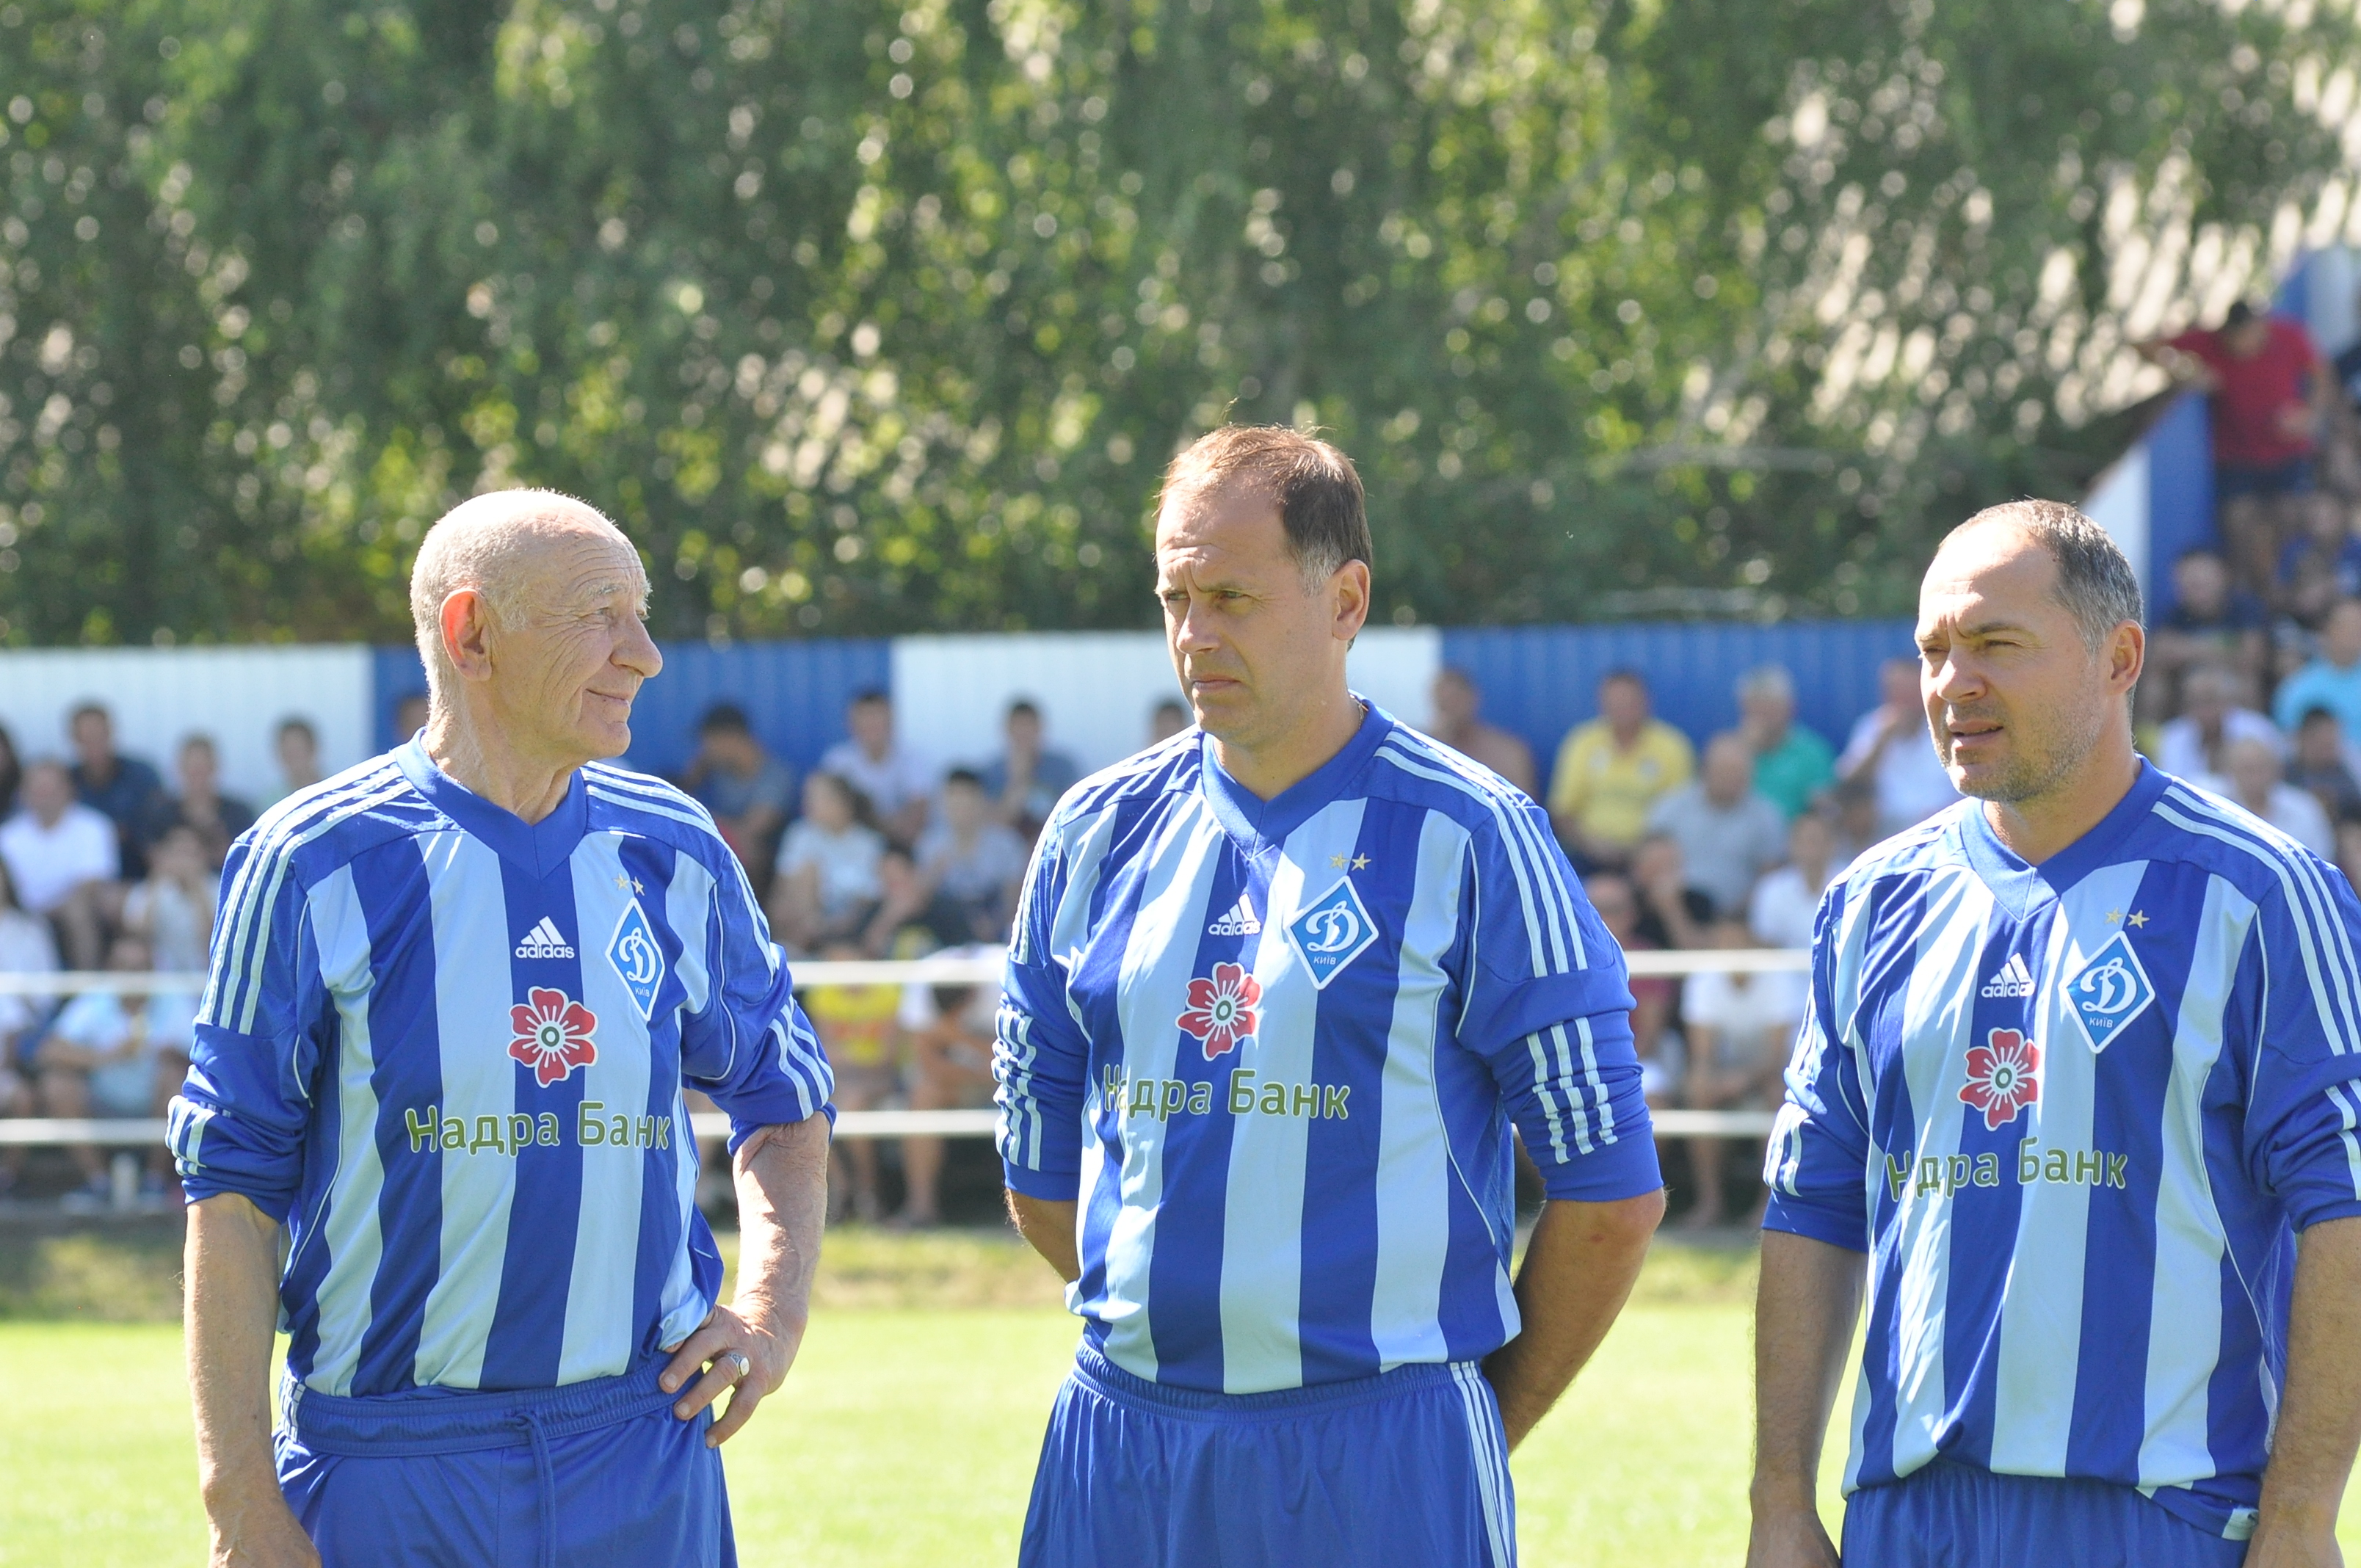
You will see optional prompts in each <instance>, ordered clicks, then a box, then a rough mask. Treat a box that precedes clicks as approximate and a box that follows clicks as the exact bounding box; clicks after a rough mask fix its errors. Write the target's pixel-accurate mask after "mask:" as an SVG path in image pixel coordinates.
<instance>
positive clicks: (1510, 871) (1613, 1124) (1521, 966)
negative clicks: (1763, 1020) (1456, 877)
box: [1457, 801, 1664, 1202]
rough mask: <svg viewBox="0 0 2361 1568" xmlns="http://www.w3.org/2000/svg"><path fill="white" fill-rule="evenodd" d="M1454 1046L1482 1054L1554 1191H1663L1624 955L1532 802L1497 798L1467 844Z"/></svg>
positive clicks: (1591, 1198) (1607, 1197)
mask: <svg viewBox="0 0 2361 1568" xmlns="http://www.w3.org/2000/svg"><path fill="white" fill-rule="evenodd" d="M1468 872H1469V875H1468V879H1467V883H1466V890H1465V894H1464V897H1463V906H1464V908H1465V910H1466V916H1467V919H1466V938H1465V940H1464V941H1463V943H1462V944H1461V948H1460V950H1461V953H1462V955H1463V956H1462V960H1461V961H1462V962H1463V964H1464V966H1465V968H1464V973H1463V976H1462V990H1463V996H1464V1001H1463V1003H1462V1006H1461V1010H1460V1016H1459V1020H1458V1027H1457V1034H1458V1039H1459V1044H1460V1045H1461V1046H1462V1047H1464V1048H1466V1049H1467V1050H1469V1051H1472V1052H1473V1053H1475V1054H1476V1055H1477V1057H1479V1058H1482V1059H1483V1060H1484V1062H1485V1063H1486V1064H1487V1066H1488V1067H1489V1068H1490V1069H1491V1073H1492V1079H1493V1081H1494V1082H1495V1083H1496V1084H1498V1085H1499V1090H1500V1100H1501V1104H1502V1107H1503V1108H1504V1109H1505V1110H1506V1111H1507V1112H1508V1114H1509V1116H1510V1120H1511V1121H1513V1122H1514V1123H1515V1124H1516V1125H1517V1130H1518V1132H1519V1133H1520V1134H1521V1135H1522V1136H1523V1138H1524V1143H1525V1149H1526V1152H1528V1153H1529V1154H1531V1155H1532V1158H1533V1163H1534V1165H1535V1166H1536V1167H1537V1168H1539V1169H1540V1171H1541V1175H1542V1183H1543V1189H1544V1190H1546V1191H1547V1192H1548V1194H1549V1196H1551V1197H1552V1198H1561V1199H1572V1200H1576V1201H1584V1202H1609V1201H1615V1200H1617V1199H1622V1198H1636V1197H1638V1196H1640V1195H1641V1194H1642V1193H1645V1192H1653V1191H1654V1190H1657V1189H1659V1188H1661V1187H1662V1186H1663V1185H1664V1179H1663V1176H1662V1174H1661V1173H1660V1172H1659V1171H1658V1170H1657V1168H1656V1146H1655V1142H1654V1139H1653V1135H1652V1134H1651V1131H1650V1124H1649V1119H1648V1105H1647V1101H1646V1100H1645V1098H1644V1097H1643V1096H1642V1091H1641V1086H1640V1062H1639V1058H1638V1056H1637V1055H1636V1054H1635V1052H1634V1050H1633V1048H1632V1041H1631V1007H1632V1001H1631V984H1630V981H1629V978H1628V977H1627V975H1626V973H1625V970H1624V964H1623V952H1622V949H1621V948H1619V947H1617V946H1616V945H1615V939H1614V938H1612V937H1610V936H1609V935H1608V934H1607V928H1606V927H1604V926H1603V925H1601V924H1600V923H1599V920H1598V915H1597V914H1596V913H1595V912H1594V911H1593V910H1592V909H1591V907H1590V901H1589V900H1588V899H1587V898H1585V897H1584V896H1583V894H1582V889H1581V884H1580V883H1578V882H1576V879H1575V874H1574V868H1573V866H1572V865H1570V864H1568V863H1567V861H1566V858H1565V851H1564V850H1561V849H1559V848H1558V846H1557V842H1556V840H1555V839H1553V838H1552V837H1551V835H1550V831H1549V823H1548V820H1547V818H1545V817H1543V815H1542V813H1541V812H1540V810H1539V809H1538V808H1536V807H1534V806H1531V805H1528V804H1524V803H1521V802H1519V803H1516V804H1510V803H1508V802H1505V801H1504V802H1502V803H1501V805H1500V807H1499V813H1498V815H1497V816H1495V817H1493V818H1492V820H1491V822H1490V823H1489V824H1488V825H1482V826H1479V827H1478V828H1477V830H1476V832H1475V835H1474V837H1473V838H1472V839H1471V842H1470V844H1469V848H1468Z"/></svg>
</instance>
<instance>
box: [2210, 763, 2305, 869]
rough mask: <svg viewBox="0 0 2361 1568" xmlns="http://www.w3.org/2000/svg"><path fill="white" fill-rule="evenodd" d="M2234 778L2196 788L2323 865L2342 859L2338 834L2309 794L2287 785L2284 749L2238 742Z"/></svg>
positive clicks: (2222, 777)
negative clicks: (2260, 823) (2240, 809)
mask: <svg viewBox="0 0 2361 1568" xmlns="http://www.w3.org/2000/svg"><path fill="white" fill-rule="evenodd" d="M2227 758H2228V762H2229V773H2227V774H2226V775H2223V774H2209V775H2207V776H2205V777H2203V778H2200V779H2194V780H2191V783H2193V784H2196V785H2197V787H2198V788H2200V789H2202V790H2206V791H2209V792H2211V793H2213V794H2214V795H2220V796H2221V797H2222V798H2223V799H2224V800H2226V801H2229V802H2230V803H2231V804H2232V805H2234V806H2244V807H2245V808H2246V810H2248V811H2251V812H2253V813H2254V814H2255V815H2256V816H2257V817H2261V818H2262V819H2263V820H2264V821H2266V822H2268V823H2269V824H2270V825H2271V826H2272V827H2274V828H2278V829H2279V831H2280V832H2282V833H2284V834H2286V835H2287V836H2288V837H2289V838H2290V839H2294V840H2295V841H2296V842H2297V843H2299V844H2301V845H2302V846H2303V847H2304V848H2305V849H2307V850H2311V851H2312V853H2313V854H2315V855H2318V856H2320V857H2321V858H2322V859H2323V860H2334V859H2335V858H2336V830H2335V829H2334V828H2333V827H2332V826H2330V824H2329V820H2328V813H2326V812H2325V811H2323V810H2322V809H2321V808H2320V802H2318V801H2316V800H2314V799H2312V795H2310V793H2309V792H2307V791H2304V790H2300V789H2297V788H2296V787H2295V786H2294V785H2292V784H2287V783H2284V782H2282V777H2281V774H2280V772H2279V767H2280V764H2279V748H2278V747H2277V746H2274V745H2272V744H2271V743H2270V742H2268V741H2267V740H2233V741H2231V742H2230V745H2229V748H2228V751H2227Z"/></svg>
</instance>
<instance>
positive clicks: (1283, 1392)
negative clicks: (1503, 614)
mask: <svg viewBox="0 0 2361 1568" xmlns="http://www.w3.org/2000/svg"><path fill="white" fill-rule="evenodd" d="M1369 555H1370V549H1369V529H1368V522H1367V517H1366V515H1365V512H1364V510H1363V503H1362V497H1361V486H1360V480H1359V478H1358V477H1356V475H1355V474H1354V472H1353V468H1352V466H1351V464H1349V463H1348V462H1347V461H1346V460H1345V457H1344V455H1343V454H1341V453H1339V452H1337V451H1336V450H1335V449H1334V448H1333V447H1331V446H1329V445H1327V444H1324V443H1322V442H1319V441H1315V440H1312V438H1310V437H1308V436H1304V435H1301V434H1298V433H1295V432H1292V431H1286V430H1270V429H1253V428H1238V427H1232V428H1228V429H1224V430H1219V431H1216V432H1214V433H1212V434H1210V435H1207V436H1205V437H1203V438H1202V439H1201V440H1200V441H1198V442H1197V443H1196V444H1193V445H1192V446H1191V447H1190V448H1188V449H1187V450H1186V451H1184V452H1182V453H1181V454H1180V455H1179V456H1178V457H1177V458H1175V459H1174V461H1173V463H1172V466H1171V467H1170V470H1169V471H1168V472H1167V474H1166V477H1165V485H1164V494H1163V499H1162V504H1161V510H1160V513H1159V520H1158V523H1157V532H1156V565H1157V591H1158V594H1159V597H1160V598H1161V599H1162V602H1163V606H1164V616H1165V629H1166V632H1167V635H1168V638H1169V641H1170V645H1171V652H1172V659H1173V664H1174V667H1175V669H1176V671H1177V672H1178V674H1179V675H1180V682H1181V685H1182V687H1183V689H1184V690H1185V691H1186V693H1187V695H1188V697H1189V700H1190V703H1191V707H1193V708H1194V709H1195V712H1196V717H1197V722H1198V726H1199V727H1198V728H1196V729H1190V730H1187V731H1185V732H1183V733H1182V734H1180V736H1177V737H1175V738H1174V739H1172V740H1169V741H1167V742H1165V743H1164V744H1162V745H1160V746H1159V747H1156V748H1154V749H1152V750H1150V751H1147V752H1144V753H1142V754H1141V755H1140V756H1138V757H1136V758H1134V759H1133V760H1132V761H1130V762H1126V763H1124V764H1122V765H1121V766H1119V767H1116V768H1115V769H1112V770H1110V771H1108V772H1106V773H1101V774H1099V775H1097V776H1096V777H1094V778H1092V779H1089V780H1086V781H1084V782H1083V783H1082V784H1079V785H1077V786H1076V787H1075V788H1074V789H1073V790H1071V792H1069V793H1068V795H1067V796H1066V798H1065V800H1064V801H1063V802H1062V803H1061V804H1060V806H1059V808H1058V810H1057V812H1056V814H1055V816H1054V817H1053V818H1052V819H1051V821H1050V823H1049V827H1048V828H1047V830H1046V831H1045V833H1044V835H1043V838H1042V841H1041V845H1040V848H1039V849H1038V851H1037V853H1036V856H1035V859H1034V863H1033V868H1032V872H1031V874H1030V876H1029V877H1028V878H1027V884H1026V892H1025V896H1024V900H1023V905H1022V909H1021V912H1020V915H1019V917H1018V921H1017V930H1016V938H1015V946H1014V948H1013V949H1012V951H1011V954H1010V960H1009V965H1008V971H1007V982H1006V989H1005V995H1004V999H1003V1007H1002V1013H1001V1026H1000V1043H999V1049H998V1052H997V1054H996V1058H995V1067H996V1070H997V1072H998V1076H999V1079H1000V1085H1001V1089H1000V1100H1001V1106H1002V1120H1001V1150H1002V1154H1003V1157H1004V1160H1005V1168H1006V1177H1007V1181H1008V1185H1009V1189H1010V1205H1011V1208H1012V1210H1013V1211H1014V1212H1015V1215H1016V1221H1017V1223H1018V1225H1019V1226H1020V1227H1021V1228H1022V1229H1023V1231H1024V1233H1025V1234H1026V1237H1027V1239H1028V1240H1029V1241H1031V1242H1032V1243H1033V1245H1035V1246H1036V1247H1038V1249H1039V1250H1040V1251H1041V1253H1042V1255H1044V1256H1045V1257H1047V1258H1048V1259H1049V1262H1050V1263H1051V1264H1052V1265H1053V1266H1056V1268H1057V1269H1058V1271H1059V1273H1060V1275H1062V1276H1063V1277H1065V1278H1066V1279H1067V1280H1068V1281H1069V1285H1068V1289H1067V1299H1068V1301H1069V1302H1070V1303H1071V1306H1072V1307H1073V1310H1075V1311H1076V1312H1077V1313H1079V1314H1080V1315H1081V1316H1082V1318H1083V1319H1084V1320H1085V1321H1086V1323H1087V1327H1086V1328H1085V1330H1084V1332H1083V1343H1082V1349H1081V1352H1080V1354H1079V1356H1078V1358H1077V1365H1076V1366H1075V1368H1074V1371H1073V1374H1072V1376H1071V1378H1070V1380H1069V1381H1068V1382H1067V1384H1066V1386H1065V1387H1064V1389H1063V1391H1062V1392H1061V1393H1060V1396H1059V1398H1058V1402H1057V1409H1056V1412H1055V1414H1054V1415H1053V1416H1052V1417H1051V1420H1050V1427H1049V1436H1048V1439H1047V1441H1046V1442H1045V1443H1044V1444H1043V1448H1042V1453H1041V1460H1040V1467H1039V1471H1038V1475H1037V1477H1036V1480H1035V1483H1034V1491H1033V1501H1032V1508H1031V1512H1030V1516H1029V1518H1028V1519H1027V1521H1026V1527H1025V1536H1024V1545H1023V1548H1022V1552H1021V1553H1020V1560H1021V1561H1022V1562H1023V1563H1026V1564H1027V1565H1028V1568H1108V1565H1111V1564H1116V1563H1121V1564H1124V1565H1125V1568H1159V1565H1163V1568H1246V1565H1257V1564H1269V1565H1271V1568H1282V1565H1283V1568H1323V1565H1329V1564H1334V1565H1335V1568H1347V1565H1349V1568H1389V1565H1393V1564H1400V1565H1401V1568H1413V1565H1415V1568H1477V1565H1484V1568H1508V1565H1509V1564H1510V1563H1513V1562H1514V1561H1515V1558H1516V1521H1515V1515H1514V1509H1513V1506H1512V1503H1511V1494H1510V1486H1509V1470H1508V1452H1509V1449H1510V1447H1512V1446H1513V1445H1514V1444H1515V1443H1516V1442H1517V1441H1518V1440H1519V1439H1520V1438H1521V1437H1523V1436H1524V1434H1525V1433H1526V1432H1527V1431H1529V1430H1531V1428H1532V1425H1533V1423H1534V1422H1535V1421H1537V1420H1540V1419H1541V1417H1542V1415H1543V1412H1544V1411H1546V1410H1547V1409H1549V1407H1550V1404H1551V1402H1552V1401H1553V1400H1554V1399H1555V1398H1557V1396H1558V1395H1559V1393H1560V1392H1562V1391H1563V1390H1564V1389H1565V1386H1566V1384H1567V1382H1568V1381H1569V1380H1570V1379H1571V1378H1572V1377H1573V1376H1574V1375H1575V1373H1576V1370H1577V1369H1578V1368H1579V1367H1580V1366H1581V1365H1582V1364H1583V1362H1584V1361H1586V1360H1587V1358H1588V1357H1589V1355H1590V1354H1591V1352H1592V1350H1593V1349H1594V1348H1596V1346H1597V1345H1598V1341H1599V1338H1600V1336H1601V1335H1603V1334H1604V1333H1605V1332H1607V1329H1608V1326H1609V1324H1610V1323H1611V1322H1612V1321H1613V1320H1614V1318H1615V1314H1616V1312H1617V1311H1618V1310H1620V1308H1621V1306H1622V1303H1623V1299H1624V1297H1625V1295H1626V1294H1627V1293H1628V1292H1629V1290H1630V1288H1631V1281H1632V1278H1633V1277H1634V1276H1635V1274H1636V1273H1637V1271H1638V1269H1639V1266H1640V1260H1641V1257H1642V1254H1643V1253H1644V1252H1645V1250H1646V1247H1647V1243H1648V1237H1649V1235H1650V1234H1651V1233H1652V1232H1653V1229H1654V1227H1655V1223H1656V1221H1657V1219H1658V1218H1659V1216H1660V1215H1661V1214H1662V1213H1663V1210H1664V1200H1663V1194H1662V1191H1661V1190H1660V1189H1661V1183H1660V1181H1659V1179H1658V1177H1657V1172H1656V1158H1655V1152H1654V1147H1653V1143H1652V1141H1651V1138H1650V1135H1649V1123H1648V1115H1647V1110H1646V1107H1645V1105H1644V1103H1643V1102H1642V1098H1641V1092H1640V1072H1639V1066H1638V1063H1637V1061H1636V1060H1635V1059H1634V1058H1633V1056H1632V1050H1631V1031H1630V1028H1629V1026H1628V1025H1627V1022H1626V1014H1627V1013H1628V1011H1629V1009H1630V1007H1631V993H1630V991H1629V989H1628V988H1627V986H1626V983H1625V979H1624V970H1623V961H1622V955H1621V953H1620V952H1619V951H1618V950H1617V948H1616V947H1615V944H1614V942H1613V940H1612V939H1611V938H1609V936H1608V935H1607V932H1606V930H1605V929H1604V927H1601V926H1600V925H1599V923H1598V918H1597V916H1595V915H1593V913H1592V912H1591V909H1590V907H1589V905H1587V903H1586V902H1585V901H1584V900H1583V897H1582V894H1581V893H1580V892H1579V890H1578V886H1577V884H1576V881H1575V878H1574V874H1573V872H1572V870H1571V868H1569V867H1568V866H1567V864H1566V862H1565V857H1564V855H1563V854H1562V853H1561V852H1560V851H1559V850H1558V848H1557V845H1556V843H1555V841H1554V839H1552V838H1551V836H1550V830H1549V819H1548V818H1547V817H1544V816H1543V814H1542V813H1541V811H1540V810H1539V809H1538V808H1537V807H1536V806H1534V805H1533V803H1532V801H1531V800H1529V799H1527V798H1526V797H1525V796H1524V795H1521V794H1520V793H1519V792H1518V791H1517V790H1515V789H1513V788H1512V787H1510V785H1508V784H1504V783H1502V782H1501V781H1500V780H1499V778H1498V777H1496V776H1495V775H1494V774H1492V773H1488V772H1487V771H1486V770H1485V769H1483V768H1481V767H1479V766H1477V764H1476V763H1474V762H1470V761H1468V760H1467V759H1466V757H1463V756H1461V755H1460V754H1459V753H1457V752H1455V751H1451V750H1449V749H1448V748H1446V747H1444V746H1440V745H1437V744H1436V743H1435V742H1433V741H1432V740H1427V739H1425V738H1423V737H1422V736H1420V735H1418V734H1417V733H1415V732H1414V731H1412V730H1411V729H1407V728H1405V727H1403V726H1402V725H1400V724H1398V723H1396V722H1395V721H1394V720H1393V719H1392V718H1389V717H1388V716H1387V715H1386V714H1385V713H1383V712H1380V711H1378V709H1376V708H1375V707H1372V706H1371V705H1370V704H1368V703H1367V702H1365V701H1362V700H1361V699H1359V698H1357V697H1356V696H1354V695H1353V694H1352V692H1351V691H1350V690H1348V689H1347V687H1346V685H1345V651H1346V649H1347V648H1349V647H1350V646H1351V644H1352V641H1353V638H1354V635H1355V634H1356V632H1358V631H1359V630H1360V629H1361V626H1362V622H1363V620H1365V618H1366V617H1367V612H1368V607H1369V566H1368V562H1369ZM1512 1123H1513V1124H1514V1126H1515V1127H1516V1128H1518V1129H1519V1130H1521V1132H1522V1133H1523V1135H1524V1140H1525V1145H1526V1146H1527V1147H1528V1148H1529V1149H1530V1150H1531V1151H1532V1156H1533V1158H1534V1159H1535V1161H1536V1162H1537V1163H1538V1164H1539V1165H1540V1168H1541V1172H1542V1178H1543V1182H1544V1183H1545V1184H1546V1187H1547V1189H1548V1192H1549V1196H1550V1200H1551V1201H1550V1202H1549V1203H1548V1204H1547V1206H1546V1207H1545V1208H1544V1209H1543V1212H1542V1217H1541V1222H1540V1224H1539V1226H1538V1227H1537V1228H1536V1229H1535V1231H1534V1233H1533V1236H1532V1244H1531V1246H1530V1248H1529V1250H1528V1252H1527V1255H1526V1259H1525V1263H1524V1266H1523V1269H1522V1271H1521V1273H1520V1274H1519V1275H1518V1276H1517V1277H1516V1278H1515V1279H1514V1280H1513V1282H1512V1281H1511V1278H1510V1248H1511V1245H1512V1244H1513V1242H1514V1240H1515V1231H1516V1212H1515V1206H1514V1203H1513V1201H1512V1197H1511V1194H1512V1182H1511V1163H1510V1162H1511V1159H1512V1150H1513V1145H1512V1143H1511V1139H1510V1126H1511V1124H1512Z"/></svg>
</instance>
